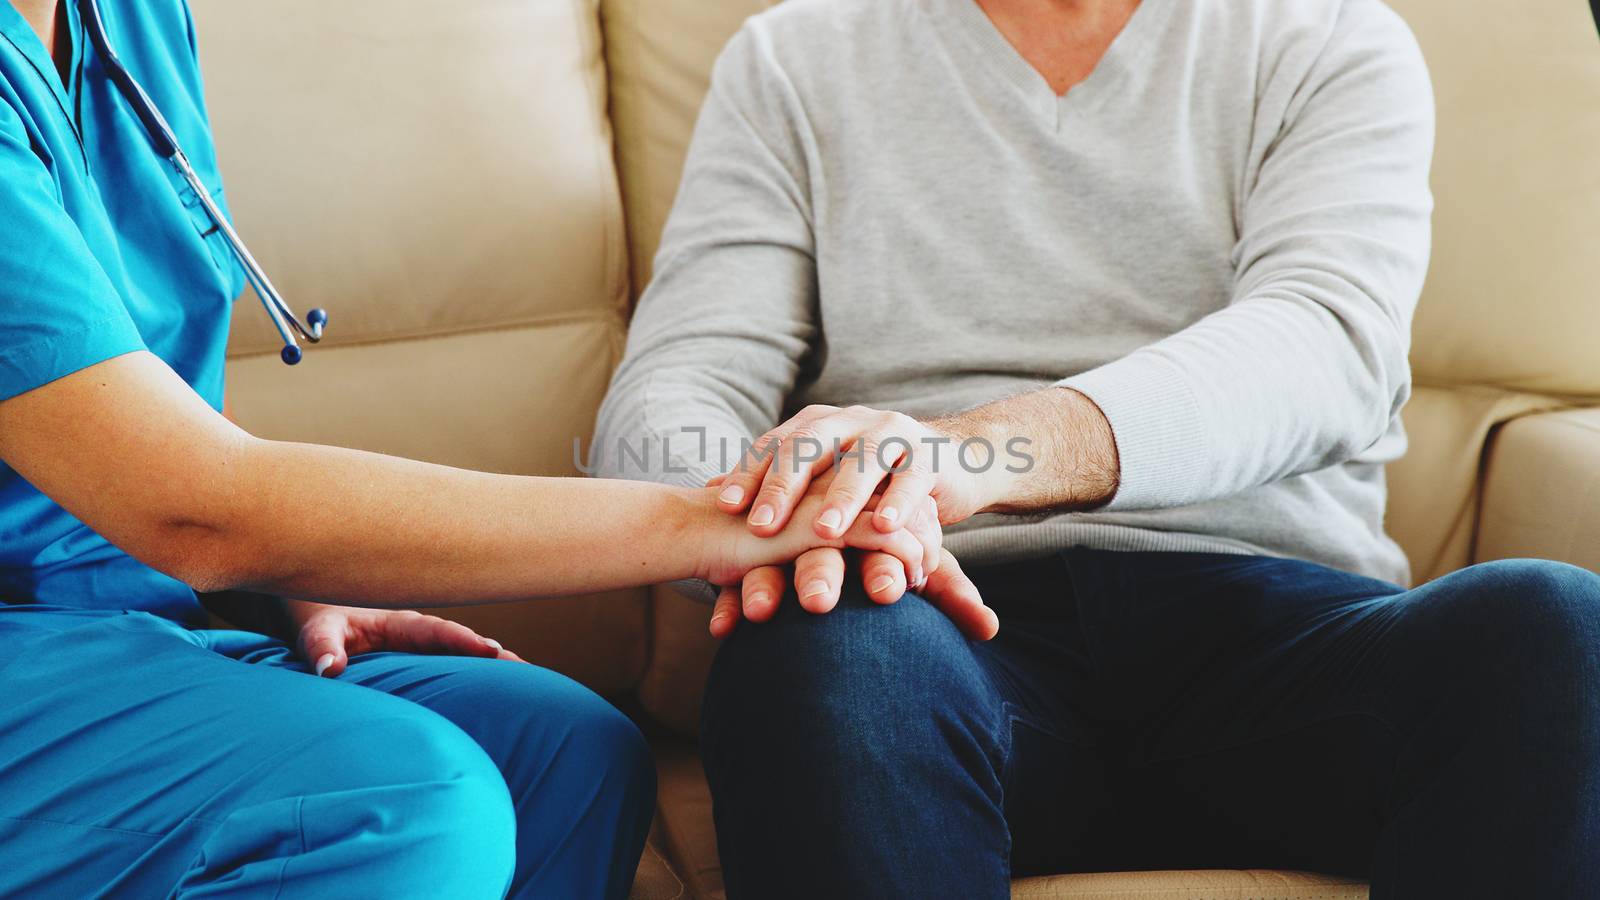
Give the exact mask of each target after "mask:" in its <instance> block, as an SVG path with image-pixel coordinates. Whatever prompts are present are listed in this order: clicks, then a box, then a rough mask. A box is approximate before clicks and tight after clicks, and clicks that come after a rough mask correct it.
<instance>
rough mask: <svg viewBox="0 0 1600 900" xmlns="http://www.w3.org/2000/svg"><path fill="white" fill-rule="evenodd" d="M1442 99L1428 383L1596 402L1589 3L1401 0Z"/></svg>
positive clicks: (1595, 67) (1598, 137)
mask: <svg viewBox="0 0 1600 900" xmlns="http://www.w3.org/2000/svg"><path fill="white" fill-rule="evenodd" d="M1390 3H1391V5H1393V7H1394V8H1395V10H1396V11H1398V12H1399V13H1400V14H1401V15H1402V16H1404V17H1405V19H1406V20H1407V21H1408V22H1409V23H1410V24H1411V27H1412V30H1413V31H1415V32H1416V35H1417V39H1418V41H1419V42H1420V43H1421V45H1422V50H1423V53H1424V54H1425V55H1426V57H1427V60H1428V66H1429V69H1430V70H1431V71H1432V73H1433V82H1434V91H1435V94H1436V97H1437V103H1438V121H1439V131H1438V149H1437V152H1436V153H1435V156H1434V167H1433V188H1434V196H1435V201H1436V212H1435V215H1434V251H1433V265H1432V267H1431V269H1430V271H1429V273H1428V284H1427V288H1426V289H1425V290H1424V292H1423V298H1422V305H1421V307H1420V308H1419V310H1418V314H1417V322H1416V328H1415V342H1414V347H1413V350H1412V366H1413V368H1414V369H1415V372H1416V376H1417V378H1418V380H1419V381H1423V382H1427V383H1431V384H1471V385H1485V384H1490V385H1496V386H1499V387H1502V388H1505V389H1508V390H1516V391H1529V392H1538V393H1547V394H1563V395H1577V396H1580V397H1588V398H1596V397H1600V353H1597V352H1596V351H1595V338H1596V336H1597V335H1600V253H1597V252H1595V236H1596V235H1600V32H1597V30H1596V27H1595V21H1594V18H1593V16H1592V15H1591V12H1590V9H1589V6H1588V4H1587V3H1586V2H1585V0H1524V2H1520V3H1517V4H1514V5H1509V6H1508V5H1503V4H1498V3H1489V2H1484V0H1473V2H1466V3H1463V2H1459V0H1454V2H1452V0H1390Z"/></svg>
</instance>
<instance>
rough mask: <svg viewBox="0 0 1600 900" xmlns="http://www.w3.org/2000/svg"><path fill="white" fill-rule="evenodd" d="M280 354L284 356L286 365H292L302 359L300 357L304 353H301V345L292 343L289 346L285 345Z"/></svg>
mask: <svg viewBox="0 0 1600 900" xmlns="http://www.w3.org/2000/svg"><path fill="white" fill-rule="evenodd" d="M278 355H279V356H281V357H283V364H284V365H286V366H292V365H294V364H295V363H298V362H299V361H300V357H301V355H302V354H301V353H300V348H299V347H296V346H294V345H292V344H291V345H289V346H287V347H284V348H283V350H282V352H280V353H279V354H278Z"/></svg>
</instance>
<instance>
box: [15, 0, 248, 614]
mask: <svg viewBox="0 0 1600 900" xmlns="http://www.w3.org/2000/svg"><path fill="white" fill-rule="evenodd" d="M66 7H67V16H68V24H69V27H70V34H71V36H72V45H73V49H72V64H71V67H70V69H69V70H68V77H67V79H66V83H65V84H63V83H62V78H61V76H60V75H59V74H58V70H57V68H56V65H55V63H54V62H53V60H52V59H51V55H50V53H49V52H48V51H47V50H46V48H45V47H44V45H43V44H42V43H41V41H40V40H39V37H38V35H37V34H36V33H35V32H34V31H33V29H32V28H30V27H29V26H28V23H27V22H26V21H25V20H24V19H23V18H22V15H21V14H20V13H18V12H17V11H16V9H15V7H13V6H12V5H11V4H10V3H6V2H0V400H4V399H8V398H10V397H14V396H16V395H18V394H21V393H24V392H26V391H30V390H32V389H34V388H36V387H39V386H40V385H43V384H46V383H48V382H51V381H54V380H55V379H57V378H61V377H63V376H65V375H69V374H71V373H73V372H76V371H78V370H79V369H83V368H85V367H87V366H92V365H94V364H95V363H98V362H102V361H104V360H107V359H110V358H112V357H114V356H120V355H122V354H124V353H132V352H135V351H139V350H148V351H150V352H151V353H154V354H155V355H156V356H159V357H160V358H162V359H163V360H165V361H166V362H167V364H168V365H170V366H171V367H172V368H173V370H174V371H176V372H177V373H178V375H180V376H181V377H182V378H183V379H184V380H185V381H187V382H188V383H189V384H190V385H191V386H192V387H193V388H194V389H195V391H196V392H198V393H199V394H200V396H202V397H204V398H205V400H206V401H207V402H208V403H210V404H211V405H212V406H213V407H216V408H218V409H220V408H221V404H222V375H223V353H224V350H225V349H226V345H227V336H228V320H229V315H230V312H231V309H232V305H233V301H234V299H235V298H236V297H238V296H239V293H240V291H242V290H243V289H244V274H243V271H242V270H241V269H240V268H239V267H238V266H237V265H236V264H235V262H234V260H233V258H232V257H231V255H230V254H229V252H228V248H227V245H226V244H225V243H224V242H223V239H222V236H221V235H220V234H219V233H217V232H216V231H215V230H214V228H213V226H212V223H211V222H210V221H209V220H208V219H207V217H206V214H205V211H204V210H203V209H202V208H201V207H200V206H199V202H198V199H197V198H196V196H195V194H194V191H193V190H191V189H190V188H189V187H188V186H187V185H186V184H185V183H184V182H183V179H182V178H181V177H180V176H179V175H178V173H177V171H176V169H175V168H174V167H173V166H172V164H171V163H170V162H168V161H167V160H165V159H162V158H160V157H158V156H156V155H155V152H154V151H153V150H152V149H151V146H150V142H149V139H148V138H147V137H146V134H145V131H144V129H143V127H142V126H141V125H140V124H139V120H138V119H137V118H136V117H135V116H134V114H133V112H132V110H131V109H130V108H129V107H128V105H127V103H126V102H125V101H124V100H123V98H122V96H121V95H120V94H119V93H118V92H117V89H116V87H115V86H114V85H113V84H112V83H111V82H110V80H109V79H107V77H106V72H105V69H104V67H103V66H102V65H101V61H100V59H99V58H98V55H97V54H96V53H95V50H94V47H93V46H92V45H91V44H89V42H88V41H87V40H86V36H85V34H84V30H83V23H82V20H81V18H80V16H79V10H78V7H77V2H76V0H67V2H66ZM101 9H102V13H103V17H104V19H105V22H106V31H107V33H108V34H109V35H110V39H111V46H112V47H113V49H115V50H116V51H117V55H118V56H119V57H120V58H121V60H122V62H123V64H124V65H125V66H127V68H128V71H130V72H131V73H132V74H133V76H134V78H136V79H138V80H139V81H140V83H142V84H143V85H144V87H145V90H146V91H148V92H149V94H150V96H151V98H152V99H153V100H154V101H155V104H156V106H157V107H158V108H159V109H160V110H161V112H162V114H163V115H165V116H166V118H167V121H168V122H169V123H171V125H172V129H173V131H174V132H175V133H176V134H177V137H178V141H179V144H180V145H181V146H182V147H183V149H184V152H185V153H186V154H187V155H188V157H189V160H190V162H191V163H192V164H193V165H194V168H195V170H196V171H197V172H198V173H199V174H200V177H201V179H202V180H203V181H204V182H205V183H206V186H207V187H208V188H209V189H210V191H211V193H212V195H213V196H214V197H216V198H217V200H218V202H219V203H225V200H224V198H223V193H222V186H221V181H220V179H219V177H218V175H217V163H216V153H215V150H214V148H213V146H212V142H211V131H210V126H209V124H208V122H207V119H206V111H205V104H204V101H203V99H202V92H201V86H200V67H199V62H198V59H197V57H196V53H195V40H194V22H193V20H192V18H191V16H190V14H189V9H188V6H187V4H186V3H185V2H183V0H101ZM224 208H226V207H224ZM0 601H3V602H5V603H41V604H49V605H53V606H67V607H80V608H83V607H87V608H96V609H138V610H146V611H149V612H153V613H157V614H159V615H162V616H166V617H168V618H172V619H176V620H178V621H181V622H184V623H186V624H200V623H202V622H203V621H204V613H203V611H202V610H201V608H200V605H199V603H198V601H197V600H196V598H195V594H194V591H193V590H191V589H190V588H189V587H188V586H186V585H184V584H182V583H181V582H178V581H176V580H174V579H172V578H169V577H167V576H166V575H163V574H161V573H160V572H157V571H155V570H154V569H151V568H150V567H148V566H146V565H144V564H142V563H140V562H138V561H137V560H135V559H133V558H132V557H130V556H128V555H127V554H126V553H123V552H122V551H121V550H118V549H117V548H116V547H114V546H112V545H111V543H110V542H108V541H107V540H106V539H105V538H102V537H101V536H100V535H98V534H96V533H95V532H93V531H91V530H90V529H89V528H88V527H87V526H85V525H84V524H83V523H82V522H80V521H78V520H77V519H75V518H73V516H72V515H71V514H69V513H68V512H67V511H66V510H64V509H62V508H61V507H60V506H58V505H57V504H56V503H54V502H53V501H51V500H50V498H48V497H46V496H44V495H43V494H41V493H39V492H38V491H37V490H35V489H34V488H33V487H32V486H31V485H30V484H28V483H27V482H26V481H24V480H23V479H22V478H21V476H19V475H18V474H17V473H16V472H15V471H13V470H12V469H11V468H10V467H9V466H5V465H3V464H0Z"/></svg>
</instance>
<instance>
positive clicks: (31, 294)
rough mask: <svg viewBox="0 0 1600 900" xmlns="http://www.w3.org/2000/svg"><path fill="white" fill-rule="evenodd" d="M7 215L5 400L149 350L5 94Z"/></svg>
mask: <svg viewBox="0 0 1600 900" xmlns="http://www.w3.org/2000/svg"><path fill="white" fill-rule="evenodd" d="M0 222H4V223H5V227H4V228H0V400H5V399H10V398H11V397H15V396H16V395H18V394H22V393H26V392H27V391H31V390H33V389H34V388H36V387H39V386H41V385H44V384H48V383H49V382H52V381H55V380H56V379H58V378H62V377H64V376H67V375H70V374H72V373H73V372H76V371H78V370H80V369H84V368H87V367H89V366H92V365H94V364H95V363H98V362H103V361H105V360H107V359H110V358H112V357H114V356H121V355H122V354H124V353H132V352H134V351H137V350H143V349H144V348H145V345H144V340H143V338H142V337H141V336H140V334H139V330H138V328H137V327H136V326H135V325H134V322H133V319H132V317H131V316H130V315H129V314H128V310H127V307H126V306H125V305H124V304H123V301H122V298H121V296H119V295H118V293H117V290H116V288H115V287H114V286H113V285H112V283H111V280H110V278H108V277H107V276H106V273H105V270H104V269H103V268H102V267H101V265H100V262H99V260H97V259H96V258H95V257H94V254H93V253H91V252H90V250H89V245H88V243H87V242H86V241H85V240H84V238H83V234H82V233H81V232H80V231H79V230H78V225H77V223H76V222H74V221H73V220H72V217H71V216H69V215H68V214H67V211H66V209H65V208H64V207H63V206H62V203H61V200H60V198H59V195H58V192H57V190H56V186H55V182H54V180H53V179H52V178H51V176H50V173H49V171H48V170H47V169H46V168H45V164H44V162H43V161H42V160H41V159H40V158H39V157H38V156H36V155H35V154H34V152H33V149H32V144H31V143H30V141H29V139H28V135H27V132H26V130H25V129H24V127H23V125H22V120H21V119H20V118H19V117H18V115H17V113H16V111H15V110H14V109H12V108H11V107H10V106H9V105H7V104H5V103H3V102H0Z"/></svg>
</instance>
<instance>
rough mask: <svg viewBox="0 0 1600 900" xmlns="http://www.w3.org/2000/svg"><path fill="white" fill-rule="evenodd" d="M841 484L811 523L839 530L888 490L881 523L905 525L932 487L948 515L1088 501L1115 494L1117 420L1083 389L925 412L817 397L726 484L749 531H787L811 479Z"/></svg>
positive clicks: (726, 502) (727, 502)
mask: <svg viewBox="0 0 1600 900" xmlns="http://www.w3.org/2000/svg"><path fill="white" fill-rule="evenodd" d="M830 470H831V471H832V484H831V486H830V487H829V489H828V492H827V497H826V499H825V501H824V503H823V504H822V506H821V509H820V511H819V513H818V514H817V516H816V518H815V520H814V522H813V523H812V525H813V528H814V529H815V530H816V532H817V534H819V535H822V536H826V537H832V536H835V535H837V534H838V533H839V532H840V530H841V529H842V528H843V527H845V526H846V525H847V524H848V523H851V522H853V521H854V520H855V517H856V516H857V515H859V514H860V513H861V511H862V510H863V509H864V508H866V506H867V504H868V501H869V500H871V499H872V498H873V496H874V494H875V493H876V492H877V491H878V490H879V489H880V487H881V488H882V490H883V494H882V497H881V499H879V500H878V503H877V508H876V511H875V513H874V514H873V518H872V524H873V526H874V527H875V528H877V529H878V530H880V531H885V532H887V531H892V530H894V529H896V528H898V527H900V525H901V523H902V522H903V521H904V519H903V517H904V516H906V515H908V514H909V513H910V512H911V511H913V510H915V509H916V508H917V505H918V504H919V503H921V502H923V501H924V499H925V498H929V497H931V498H932V499H933V500H934V502H935V503H936V504H937V505H938V512H939V520H940V522H942V523H944V524H950V523H953V522H959V521H961V520H963V519H966V518H967V517H969V516H971V515H973V514H974V513H978V512H985V511H989V512H1031V511H1038V510H1044V509H1084V508H1089V507H1092V506H1096V505H1099V504H1101V503H1104V502H1105V501H1107V500H1109V499H1110V498H1111V497H1112V495H1113V494H1115V492H1116V485H1117V478H1118V465H1117V449H1116V442H1115V440H1114V438H1113V435H1112V433H1111V426H1110V424H1109V423H1108V422H1107V421H1106V419H1105V416H1104V415H1102V414H1101V412H1100V410H1099V408H1098V407H1096V406H1095V405H1094V403H1093V402H1092V401H1091V400H1089V398H1087V397H1085V396H1084V395H1082V394H1080V393H1078V392H1076V391H1072V390H1067V389H1065V388H1057V387H1050V388H1045V389H1043V390H1039V391H1034V392H1032V393H1028V394H1021V395H1018V396H1016V397H1010V398H1007V399H1005V400H999V401H996V402H994V403H990V404H986V405H984V406H980V407H977V408H976V409H972V410H969V411H967V412H964V413H960V414H957V415H953V416H948V417H945V418H941V419H935V420H932V421H930V422H920V421H918V420H916V419H913V418H911V417H910V416H906V415H902V414H900V413H895V412H883V411H880V410H875V409H868V408H867V407H862V406H852V407H849V408H847V409H839V408H837V407H831V406H811V407H807V408H806V409H804V410H802V411H801V412H800V413H799V414H797V415H796V416H795V417H794V418H792V419H790V420H789V421H787V422H785V423H783V424H782V425H779V426H778V427H777V428H774V429H773V430H772V431H769V432H767V433H766V434H765V435H763V436H762V437H761V438H760V439H759V440H757V441H756V442H755V444H754V445H753V446H752V448H751V451H750V453H749V454H747V455H746V456H745V458H744V459H743V460H741V461H740V464H739V467H738V468H737V469H735V470H734V471H733V472H730V473H729V474H728V475H727V477H726V479H725V480H724V482H723V484H722V491H721V492H720V493H719V494H718V498H717V499H718V505H719V506H720V507H721V508H722V509H723V510H724V511H725V512H729V513H735V514H737V513H742V512H745V511H746V510H748V511H749V513H748V516H747V521H748V523H749V526H750V530H751V531H752V532H754V533H756V534H758V535H763V536H766V535H771V534H775V533H777V532H778V531H779V530H781V529H782V528H784V527H785V526H786V525H787V524H788V520H789V518H790V517H791V516H792V515H793V514H794V511H795V508H796V506H797V504H799V502H800V500H801V498H803V497H805V496H806V493H807V491H808V489H809V487H810V485H811V482H812V481H813V479H815V478H817V477H819V476H821V475H823V474H824V473H828V472H830Z"/></svg>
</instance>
